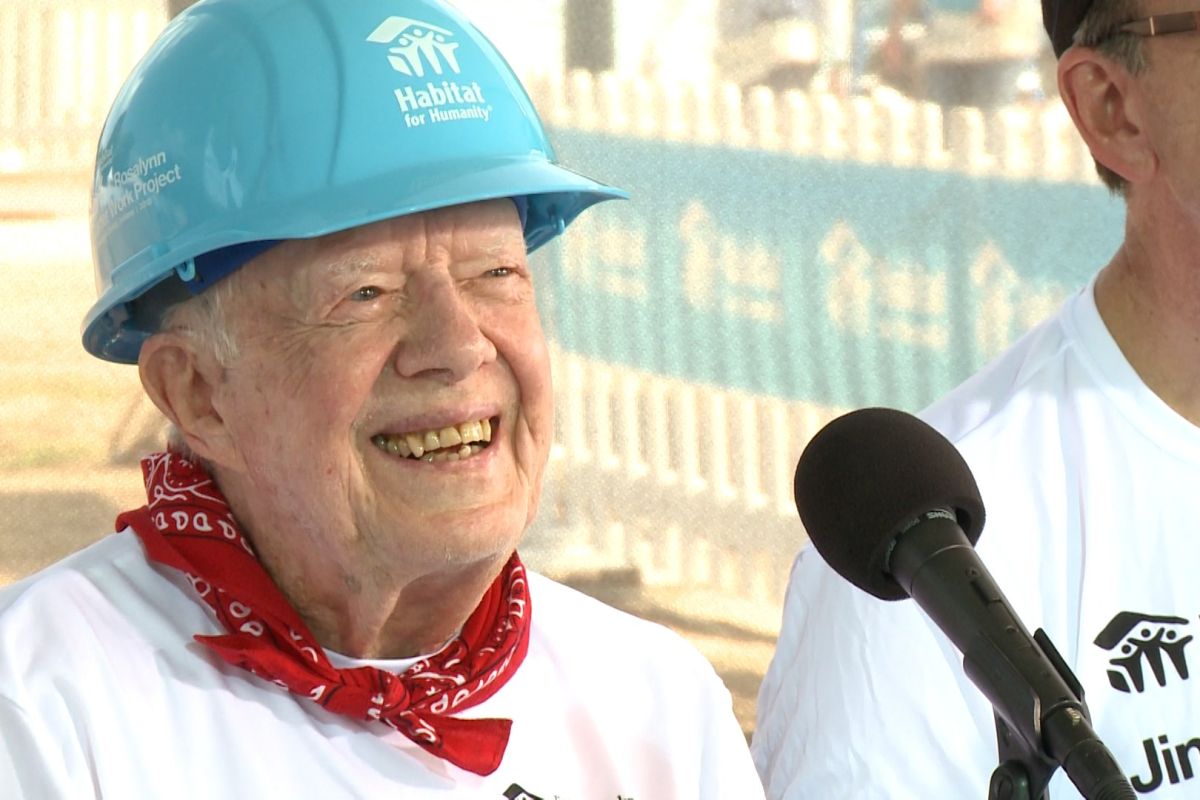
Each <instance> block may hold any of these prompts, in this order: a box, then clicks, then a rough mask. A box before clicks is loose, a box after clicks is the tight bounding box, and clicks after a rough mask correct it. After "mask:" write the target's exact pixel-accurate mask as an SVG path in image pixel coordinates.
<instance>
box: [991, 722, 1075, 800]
mask: <svg viewBox="0 0 1200 800" xmlns="http://www.w3.org/2000/svg"><path fill="white" fill-rule="evenodd" d="M996 741H997V743H998V744H999V749H1000V766H998V767H996V769H995V771H994V772H992V780H991V783H990V784H988V800H1050V792H1049V791H1047V789H1046V787H1047V786H1048V785H1049V784H1050V778H1051V777H1053V775H1054V772H1055V770H1057V769H1058V764H1055V763H1053V762H1051V761H1050V760H1048V759H1047V758H1046V757H1045V756H1044V755H1042V753H1041V752H1039V751H1038V750H1036V749H1035V748H1032V747H1030V746H1029V745H1028V744H1026V743H1025V740H1024V739H1022V738H1021V737H1020V736H1018V735H1017V734H1016V733H1015V732H1014V731H1013V729H1012V728H1010V727H1009V726H1008V723H1007V722H1005V721H1004V718H1003V717H1001V716H1000V715H999V714H996Z"/></svg>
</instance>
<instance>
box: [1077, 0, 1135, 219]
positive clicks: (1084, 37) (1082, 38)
mask: <svg viewBox="0 0 1200 800" xmlns="http://www.w3.org/2000/svg"><path fill="white" fill-rule="evenodd" d="M1137 15H1138V7H1137V3H1136V2H1134V0H1095V2H1093V3H1092V7H1091V8H1090V9H1089V10H1088V12H1087V14H1086V15H1085V16H1084V18H1083V21H1082V22H1080V23H1079V28H1078V30H1076V31H1075V38H1074V42H1075V44H1077V45H1081V46H1083V47H1092V48H1095V49H1096V50H1098V51H1099V52H1101V53H1103V54H1104V55H1106V56H1108V57H1109V58H1111V59H1112V60H1113V61H1115V62H1117V63H1118V64H1120V65H1121V66H1123V67H1124V68H1125V69H1126V70H1128V71H1129V74H1130V75H1140V74H1141V73H1143V72H1145V71H1146V70H1147V69H1148V68H1149V66H1150V62H1149V60H1148V58H1147V56H1146V48H1145V46H1144V43H1143V42H1142V37H1140V36H1134V35H1133V34H1131V33H1122V32H1121V30H1120V28H1121V26H1122V25H1124V24H1125V23H1126V22H1129V21H1130V20H1132V19H1134V18H1135V17H1137ZM1096 174H1097V175H1099V176H1100V180H1101V181H1102V182H1103V183H1104V185H1105V186H1107V187H1108V188H1109V190H1110V191H1111V192H1112V193H1113V194H1117V195H1121V196H1122V197H1124V196H1125V192H1126V191H1127V189H1128V188H1129V182H1128V181H1126V180H1125V179H1124V178H1122V177H1121V176H1120V175H1118V174H1117V173H1115V172H1113V171H1112V170H1111V169H1109V168H1108V167H1106V166H1104V165H1103V164H1101V163H1100V162H1099V161H1097V162H1096Z"/></svg>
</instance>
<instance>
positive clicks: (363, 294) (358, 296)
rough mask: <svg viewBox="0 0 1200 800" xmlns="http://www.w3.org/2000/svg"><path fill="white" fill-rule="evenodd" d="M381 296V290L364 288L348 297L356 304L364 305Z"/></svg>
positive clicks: (372, 287)
mask: <svg viewBox="0 0 1200 800" xmlns="http://www.w3.org/2000/svg"><path fill="white" fill-rule="evenodd" d="M381 294H383V290H382V289H380V288H379V287H378V286H364V287H362V288H361V289H359V290H358V291H356V292H355V293H354V294H352V295H350V299H351V300H353V301H354V302H356V303H366V302H368V301H370V300H374V299H375V298H376V297H379V295H381Z"/></svg>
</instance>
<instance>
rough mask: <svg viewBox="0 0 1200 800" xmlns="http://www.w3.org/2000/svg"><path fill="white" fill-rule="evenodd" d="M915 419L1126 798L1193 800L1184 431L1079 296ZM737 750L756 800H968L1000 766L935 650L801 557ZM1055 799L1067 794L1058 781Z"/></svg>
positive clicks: (918, 618) (904, 612)
mask: <svg viewBox="0 0 1200 800" xmlns="http://www.w3.org/2000/svg"><path fill="white" fill-rule="evenodd" d="M924 417H925V419H926V420H927V421H929V422H930V423H931V424H932V425H934V427H936V428H938V429H939V430H941V431H942V432H943V433H944V434H946V435H947V437H948V438H949V439H950V440H951V441H953V442H954V443H955V444H956V445H957V446H958V448H959V450H960V451H961V452H962V454H963V455H964V457H965V458H966V460H967V462H968V463H969V464H970V466H971V469H972V471H973V472H974V474H975V477H976V480H977V481H978V483H979V487H980V491H981V492H982V495H983V500H984V503H985V505H986V507H987V524H986V527H985V529H984V532H983V536H982V538H981V539H980V541H979V545H978V550H979V553H980V556H981V557H982V559H983V561H984V563H985V564H986V565H987V566H988V568H989V571H990V572H991V573H992V574H993V576H994V577H995V578H996V581H997V582H998V583H999V585H1000V587H1001V588H1002V589H1003V591H1004V593H1005V595H1006V596H1007V597H1008V599H1009V601H1010V602H1011V603H1012V605H1013V607H1014V608H1015V610H1016V612H1017V613H1018V615H1019V616H1020V617H1021V619H1022V621H1023V622H1024V623H1025V625H1026V627H1027V628H1029V630H1030V631H1033V630H1035V629H1036V628H1038V627H1042V628H1045V630H1046V632H1047V633H1048V634H1049V635H1050V638H1051V640H1052V641H1053V642H1054V644H1055V645H1056V646H1057V648H1058V650H1059V651H1060V652H1061V653H1062V655H1063V657H1064V658H1065V659H1066V661H1067V663H1068V664H1069V665H1070V666H1071V668H1072V669H1073V670H1074V672H1075V673H1076V675H1077V676H1078V678H1079V679H1080V681H1081V682H1082V684H1083V686H1084V688H1085V690H1086V698H1085V699H1086V701H1087V704H1088V706H1089V708H1090V710H1091V713H1092V718H1093V721H1094V724H1095V728H1096V731H1097V732H1098V733H1099V735H1100V736H1101V738H1103V739H1104V741H1105V743H1106V744H1107V745H1108V747H1109V749H1110V750H1112V752H1113V754H1114V755H1115V756H1116V758H1117V760H1118V762H1119V763H1120V764H1121V766H1122V768H1123V770H1124V772H1125V774H1126V775H1128V776H1130V778H1131V780H1132V781H1133V783H1134V787H1135V789H1137V790H1138V791H1139V792H1140V793H1142V794H1147V795H1149V796H1150V797H1153V798H1156V800H1157V799H1159V798H1161V800H1173V799H1174V798H1196V797H1200V676H1198V675H1196V673H1197V672H1200V643H1194V642H1192V638H1193V637H1195V636H1196V635H1197V633H1198V632H1200V620H1198V618H1200V570H1198V565H1200V535H1197V533H1198V532H1197V527H1198V525H1200V428H1196V427H1195V426H1193V425H1191V424H1190V423H1189V422H1187V421H1186V420H1185V419H1184V418H1182V417H1181V416H1179V415H1178V414H1176V413H1175V412H1174V411H1172V410H1171V409H1170V408H1169V407H1168V406H1167V405H1166V404H1165V403H1163V401H1162V400H1160V399H1159V398H1158V397H1157V396H1156V395H1154V394H1153V393H1152V392H1151V391H1150V390H1149V389H1148V388H1147V387H1146V385H1145V384H1144V383H1142V381H1141V380H1140V379H1139V378H1138V376H1137V374H1136V373H1135V372H1134V370H1133V368H1132V367H1131V366H1130V365H1129V363H1128V361H1126V359H1125V358H1124V356H1123V355H1122V354H1121V351H1120V349H1119V348H1118V347H1117V344H1116V342H1115V341H1114V340H1113V338H1112V336H1111V335H1110V334H1109V332H1108V330H1107V329H1106V328H1105V326H1104V324H1103V321H1102V320H1101V318H1100V315H1099V313H1098V312H1097V310H1096V304H1095V300H1094V298H1093V286H1089V287H1087V289H1086V290H1084V291H1082V292H1080V293H1079V294H1077V295H1076V296H1074V297H1073V298H1071V299H1070V300H1068V301H1067V303H1066V304H1065V306H1064V307H1063V309H1062V310H1061V311H1060V312H1059V314H1058V315H1057V316H1055V317H1054V318H1052V319H1050V320H1049V321H1047V322H1046V323H1044V324H1042V325H1041V326H1039V327H1038V328H1036V329H1034V330H1033V331H1031V332H1030V333H1029V334H1027V335H1026V336H1025V337H1024V338H1023V339H1022V340H1021V341H1020V342H1018V343H1017V344H1016V345H1014V346H1013V348H1012V349H1011V350H1009V351H1008V352H1007V353H1005V354H1004V355H1002V356H1001V357H1000V358H999V359H997V360H996V361H995V362H994V363H992V364H991V365H989V366H988V367H987V368H985V369H984V370H983V371H982V372H980V373H979V374H978V375H976V376H975V377H973V378H971V379H970V380H968V381H967V382H966V383H964V384H963V385H962V386H960V387H959V388H958V389H956V390H955V391H953V392H952V393H950V394H949V395H947V396H946V397H945V398H944V399H943V400H942V401H940V402H938V403H937V404H935V405H934V406H933V407H932V408H930V409H929V410H928V411H927V412H926V413H925V414H924ZM752 749H753V752H754V758H755V763H756V765H757V766H758V769H759V772H760V774H761V775H762V777H763V782H764V784H766V786H767V795H768V797H772V798H781V797H788V798H797V797H805V798H807V797H820V798H823V799H824V800H838V798H847V800H849V799H850V798H853V800H872V798H880V799H881V800H905V798H914V800H915V799H916V798H920V799H921V800H926V799H927V798H939V800H940V798H955V799H956V800H957V799H958V798H981V799H982V798H986V797H987V794H988V791H987V787H988V779H989V777H990V775H991V772H992V770H993V769H995V767H996V764H997V761H998V756H997V750H996V732H995V723H994V717H993V715H992V710H991V707H990V706H989V705H988V704H987V701H986V700H985V699H984V697H983V696H982V694H980V693H979V691H978V690H977V689H975V687H974V685H973V684H971V683H970V681H969V680H968V679H967V678H966V677H965V676H964V674H963V671H962V659H961V656H960V655H959V654H958V652H957V651H955V650H954V649H953V648H952V646H951V645H950V644H949V642H948V641H947V640H946V639H945V637H944V636H943V635H942V634H941V633H940V632H938V631H937V630H936V628H935V627H934V626H933V624H932V623H931V622H928V621H927V620H926V619H925V618H924V617H923V616H922V614H921V612H920V609H919V608H918V607H917V606H916V604H915V603H913V602H911V601H902V602H896V603H887V602H884V601H881V600H877V599H875V598H874V597H871V596H870V595H867V594H865V593H863V592H861V591H859V590H858V589H856V588H854V587H853V586H851V585H850V584H849V583H847V582H845V581H844V580H843V579H842V578H840V577H838V576H837V575H836V574H835V573H833V572H832V571H831V570H830V569H829V568H828V567H827V566H826V565H825V563H824V562H823V561H822V560H821V558H820V556H819V555H818V554H817V553H816V551H815V550H814V549H812V548H805V549H804V550H802V551H801V553H800V555H799V556H797V558H796V562H795V564H794V565H793V569H792V575H791V583H790V585H789V589H788V595H787V601H786V606H785V611H784V619H783V626H782V635H781V636H780V639H779V645H778V648H777V650H776V654H775V659H774V661H773V662H772V664H771V667H770V669H769V670H768V672H767V676H766V679H765V681H764V683H763V685H762V689H761V692H760V694H759V699H758V729H757V732H756V734H755V739H754V743H753V748H752ZM1050 788H1051V796H1052V797H1054V798H1055V800H1065V799H1066V798H1072V797H1075V798H1078V797H1079V793H1078V792H1077V791H1076V790H1075V788H1074V786H1072V785H1071V784H1070V782H1069V781H1068V780H1067V779H1066V777H1065V775H1064V774H1063V773H1062V771H1061V770H1060V771H1059V772H1058V774H1057V775H1056V776H1055V778H1054V780H1053V781H1052V782H1051V785H1050Z"/></svg>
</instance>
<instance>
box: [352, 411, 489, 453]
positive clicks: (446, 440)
mask: <svg viewBox="0 0 1200 800" xmlns="http://www.w3.org/2000/svg"><path fill="white" fill-rule="evenodd" d="M491 441H492V420H490V419H477V420H471V421H469V422H462V423H459V424H458V425H455V426H453V427H449V428H438V429H431V430H427V431H412V432H411V433H378V434H375V435H374V436H372V437H371V442H372V443H373V444H374V445H375V446H376V447H378V448H379V449H380V450H382V451H383V452H385V453H391V454H392V455H395V456H400V457H401V458H411V459H413V460H421V461H428V462H430V463H433V462H435V461H462V460H463V459H465V458H470V457H471V456H473V455H475V454H476V453H478V452H479V451H481V450H483V449H484V448H485V447H487V446H488V444H489V443H490V442H491Z"/></svg>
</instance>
